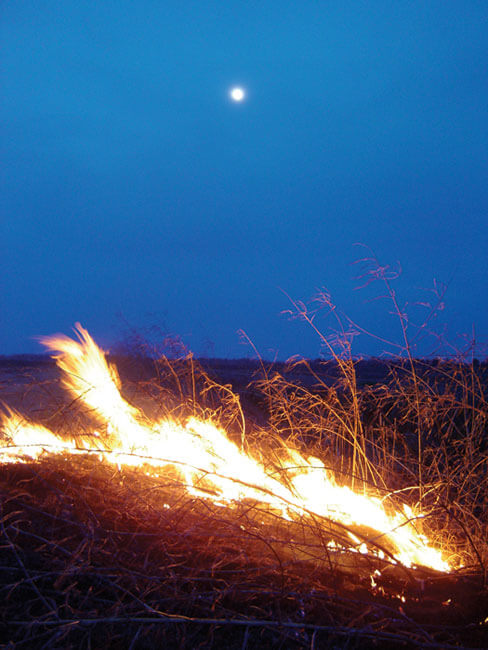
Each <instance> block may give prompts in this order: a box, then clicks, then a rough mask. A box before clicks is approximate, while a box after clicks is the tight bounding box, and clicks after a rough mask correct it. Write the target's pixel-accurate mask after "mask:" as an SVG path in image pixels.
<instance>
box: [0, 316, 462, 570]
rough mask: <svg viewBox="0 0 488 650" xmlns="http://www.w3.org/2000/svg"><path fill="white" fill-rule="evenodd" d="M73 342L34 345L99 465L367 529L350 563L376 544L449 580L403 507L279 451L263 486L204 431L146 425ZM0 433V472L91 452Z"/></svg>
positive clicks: (244, 462)
mask: <svg viewBox="0 0 488 650" xmlns="http://www.w3.org/2000/svg"><path fill="white" fill-rule="evenodd" d="M77 335H78V338H79V341H75V340H72V339H70V338H68V337H65V336H54V337H48V338H45V339H43V343H44V345H45V346H46V347H47V348H48V349H50V350H51V351H53V352H55V353H56V359H57V364H58V366H59V367H60V369H61V370H62V371H63V385H64V387H65V388H66V389H67V390H68V391H69V392H70V393H71V395H72V396H73V397H74V398H75V399H77V400H80V401H81V402H83V403H84V404H85V405H87V406H88V407H89V408H90V409H91V411H92V413H93V415H94V416H95V417H96V418H97V420H99V421H100V424H101V425H102V426H104V427H105V429H106V432H107V436H106V442H104V443H103V445H102V443H101V439H100V438H99V439H98V442H99V443H100V444H99V446H98V447H97V453H99V454H100V455H101V456H103V457H104V459H105V460H106V461H108V462H111V463H114V464H119V465H120V464H124V465H131V466H139V467H141V468H142V467H144V471H146V472H147V471H148V468H150V470H151V471H153V472H154V473H156V470H157V471H159V472H161V470H162V469H163V468H167V467H169V466H171V467H172V468H173V469H174V470H175V471H177V472H178V473H179V474H180V475H181V476H182V478H183V479H184V482H185V485H186V488H187V490H188V491H189V492H190V493H191V494H194V495H196V496H199V497H202V498H205V499H209V500H211V501H213V502H214V503H217V504H221V505H228V504H231V503H232V502H235V501H242V500H244V499H251V500H254V501H258V502H261V503H265V504H267V505H268V506H270V507H271V508H273V509H274V510H276V511H278V512H279V513H280V514H281V515H282V516H283V517H284V518H286V519H293V518H296V517H299V516H303V515H309V514H313V515H317V516H319V517H324V518H326V519H328V520H332V521H335V522H339V524H342V525H344V526H357V527H362V526H364V527H367V528H368V529H374V530H375V531H378V535H376V536H375V539H374V540H372V543H371V545H370V546H368V544H367V543H366V542H367V540H365V539H359V538H358V537H356V536H355V535H353V534H352V533H349V536H350V537H351V540H352V542H353V544H354V546H355V548H356V550H357V551H358V552H359V553H370V552H374V547H375V544H378V546H380V547H381V546H382V540H384V541H385V546H387V547H388V548H393V549H394V556H395V559H396V561H398V562H401V563H402V564H404V565H405V566H412V565H423V566H428V567H431V568H434V569H437V570H439V571H448V570H449V568H450V567H449V564H448V563H447V562H446V561H445V560H444V559H443V558H442V555H441V553H440V552H439V551H438V550H436V549H434V548H433V547H431V546H430V545H429V543H428V540H427V539H426V538H425V537H424V536H423V535H421V534H420V533H419V532H418V530H417V529H416V527H415V525H414V523H413V522H414V520H416V519H419V518H421V516H422V515H421V514H414V513H413V512H412V511H411V510H409V509H408V507H406V506H405V508H404V512H396V513H394V514H393V515H391V514H388V513H387V512H386V510H385V508H384V507H383V504H382V502H381V500H380V499H378V498H376V497H374V496H367V495H365V494H358V493H355V492H353V491H352V490H351V489H349V488H348V487H341V486H338V485H337V484H336V482H335V480H334V477H333V476H332V475H331V473H330V472H328V471H327V470H326V469H325V467H324V465H323V463H322V462H321V461H320V460H318V459H317V458H314V457H312V456H310V457H308V458H306V457H304V456H303V455H302V454H301V453H300V452H298V451H297V450H296V449H292V448H286V454H285V458H284V459H283V460H282V461H281V467H280V470H281V471H280V473H279V475H280V476H286V482H285V481H283V482H282V481H280V480H278V479H277V478H274V477H273V476H270V475H269V474H268V473H267V471H266V469H265V467H264V465H263V464H262V463H261V462H260V461H259V460H257V459H255V458H253V457H252V456H250V455H249V454H247V453H246V452H245V451H244V450H243V449H241V448H239V447H238V446H237V445H236V444H235V443H233V442H232V441H231V440H230V439H229V438H228V437H227V435H226V433H225V431H223V430H222V429H221V428H219V427H217V426H215V425H214V424H213V423H212V422H210V421H201V420H198V419H196V418H190V419H189V420H188V421H187V422H186V423H182V422H177V421H175V420H164V421H148V420H147V418H146V417H145V415H144V414H143V413H142V412H141V411H139V410H138V409H137V408H135V407H134V406H131V405H130V404H128V403H127V402H126V401H125V400H124V398H123V397H122V396H121V394H120V392H119V389H120V379H119V377H118V373H117V370H116V368H115V367H114V366H111V365H109V364H108V363H107V361H106V359H105V355H104V353H103V352H102V351H101V350H100V349H99V348H98V347H97V345H96V344H95V342H94V341H93V339H92V338H91V337H90V335H89V334H88V332H87V331H86V330H85V329H83V328H82V327H81V325H77ZM3 430H4V434H5V437H6V439H7V444H6V446H4V447H3V448H1V449H0V459H1V461H2V462H22V460H23V459H25V458H29V459H37V458H39V457H40V456H41V455H42V454H44V453H45V454H59V453H70V454H72V453H86V451H87V450H93V438H92V436H90V439H89V440H88V438H86V439H82V441H81V442H80V440H79V438H78V442H77V444H75V442H73V441H72V440H64V439H62V438H60V437H59V436H56V435H55V434H54V433H52V432H51V431H49V430H48V429H46V428H44V427H42V426H38V425H34V424H30V423H27V422H26V421H25V420H24V419H23V418H22V417H21V416H19V415H18V414H16V413H13V412H10V413H8V414H7V415H6V416H3ZM77 445H78V446H77ZM164 507H167V505H166V504H164ZM331 544H333V542H331ZM376 555H377V556H378V557H382V555H383V553H382V552H381V550H380V551H379V552H378V550H376Z"/></svg>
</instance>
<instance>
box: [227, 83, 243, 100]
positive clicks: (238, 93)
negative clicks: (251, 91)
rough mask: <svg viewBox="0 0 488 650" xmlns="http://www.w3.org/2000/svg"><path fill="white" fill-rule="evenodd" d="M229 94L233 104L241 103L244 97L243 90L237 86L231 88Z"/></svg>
mask: <svg viewBox="0 0 488 650" xmlns="http://www.w3.org/2000/svg"><path fill="white" fill-rule="evenodd" d="M229 94H230V97H231V99H232V100H233V101H234V102H242V100H243V99H244V96H245V93H244V89H243V88H240V87H239V86H235V87H234V88H232V89H231V91H230V93H229Z"/></svg>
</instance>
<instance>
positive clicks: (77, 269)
mask: <svg viewBox="0 0 488 650" xmlns="http://www.w3.org/2000/svg"><path fill="white" fill-rule="evenodd" d="M1 12H2V15H1V21H0V22H1V26H0V29H1V34H0V36H1V41H2V50H3V54H2V59H3V63H2V68H3V69H2V72H1V84H2V87H3V92H2V94H3V97H4V101H3V102H2V105H1V107H0V122H1V125H2V126H1V127H0V136H1V147H2V154H1V156H2V161H3V163H2V171H1V172H0V174H1V176H0V182H1V198H0V202H1V204H0V208H1V240H2V244H1V253H2V283H1V285H2V286H1V288H0V301H1V310H0V354H1V353H3V354H10V353H18V352H36V351H40V347H39V345H38V343H36V341H35V340H34V339H33V337H34V336H36V335H39V334H49V333H53V332H58V331H64V332H69V330H70V328H71V327H72V326H73V324H74V323H75V322H76V321H80V322H81V323H82V324H83V325H84V326H85V327H87V328H88V329H89V331H90V332H92V334H93V335H94V336H95V338H97V339H98V340H100V341H101V342H102V343H103V344H104V345H106V346H111V345H114V344H116V343H117V341H119V340H120V339H121V338H123V337H124V332H125V331H126V328H127V325H126V324H127V323H128V324H129V325H130V326H131V327H134V328H136V329H139V330H140V331H141V332H142V333H144V332H145V331H146V330H147V328H150V327H151V326H153V325H156V326H160V327H161V328H162V329H164V330H167V331H168V332H171V333H174V334H178V335H180V336H181V337H182V338H183V340H184V341H185V342H186V343H187V344H188V346H189V347H190V348H191V349H193V350H194V352H195V353H196V354H212V355H215V356H228V357H240V356H247V355H248V354H250V353H251V350H250V348H249V347H247V346H245V345H243V344H242V342H241V341H240V339H239V336H238V335H237V330H239V329H243V330H244V331H245V332H246V333H247V334H248V336H249V337H250V338H251V339H252V340H253V342H254V343H255V345H256V347H257V348H258V350H259V351H260V353H261V354H262V355H263V356H264V357H268V358H269V357H273V356H275V355H278V357H280V358H286V357H288V356H290V355H292V354H301V355H305V356H309V357H316V356H318V355H319V354H320V353H321V347H320V341H319V339H318V338H317V336H316V335H315V334H314V333H313V332H312V330H311V329H310V328H309V327H307V326H306V325H305V324H304V323H300V322H296V321H293V322H290V320H289V319H288V318H287V317H286V316H284V315H283V314H282V313H281V312H283V310H286V309H288V308H289V307H290V303H289V300H288V298H287V297H286V295H285V293H283V292H286V294H288V295H290V296H291V297H293V298H295V299H300V300H307V299H309V298H311V297H312V296H313V295H314V294H315V292H316V290H317V288H319V287H327V289H328V290H329V291H330V292H331V294H332V298H333V300H334V302H335V303H336V304H337V305H338V306H339V307H340V308H341V309H342V310H343V311H344V312H346V313H347V314H348V315H350V316H351V317H352V318H353V319H354V320H355V321H356V322H358V323H359V324H361V325H362V326H364V327H365V328H366V329H371V330H373V331H374V332H376V333H377V334H379V335H380V336H382V337H383V338H387V339H390V338H392V339H395V340H398V338H399V334H400V329H399V325H398V320H397V319H395V318H394V317H393V316H392V315H391V314H390V313H389V306H388V305H387V303H385V302H383V301H381V300H380V301H375V302H371V301H370V300H369V299H370V298H371V297H372V296H374V295H376V294H379V293H381V289H380V287H378V288H377V290H376V289H375V288H374V287H370V288H368V290H367V291H356V290H355V289H354V287H355V286H357V284H358V283H357V282H355V280H354V276H355V275H356V273H357V267H355V266H354V265H352V262H353V261H354V260H355V259H357V258H358V257H361V256H362V255H363V254H364V252H363V251H362V250H361V249H358V248H357V247H355V246H354V244H355V243H356V242H361V243H363V244H366V245H368V246H370V247H371V248H372V249H373V250H374V251H375V253H376V254H377V256H378V258H379V259H380V260H381V261H382V262H383V263H385V264H388V263H392V264H394V263H395V262H396V261H397V260H399V261H400V262H401V266H402V275H401V277H400V278H399V279H398V280H397V281H396V284H395V287H396V288H397V290H398V294H399V297H400V300H401V301H402V302H403V301H408V302H409V303H411V304H412V303H413V302H415V301H416V300H421V301H425V300H426V298H425V296H426V295H430V294H428V293H426V292H425V291H424V289H425V288H428V287H432V284H433V280H434V278H437V279H438V280H442V281H444V282H446V283H447V284H448V290H447V293H446V296H445V309H443V311H442V312H441V313H440V315H439V318H438V321H439V325H438V326H436V327H438V328H442V327H446V328H447V332H448V336H449V338H450V339H452V340H454V341H456V340H457V341H460V339H459V335H461V334H463V333H468V334H469V333H471V332H472V330H473V327H474V328H475V330H474V331H475V333H476V336H477V338H479V339H480V340H484V341H486V340H488V317H487V306H488V305H487V303H488V300H487V295H488V291H487V290H488V256H487V250H488V225H487V224H488V183H487V177H488V39H487V38H486V34H487V33H488V5H487V4H486V3H485V2H469V1H465V2H451V1H449V0H444V1H442V2H437V1H432V2H426V1H422V2H408V3H403V2H402V3H400V2H388V1H385V2H379V1H378V2H374V1H371V2H326V1H315V2H312V1H307V0H303V1H301V2H296V1H294V2H287V1H286V0H280V1H279V2H278V1H274V0H269V1H268V2H249V1H248V2H234V1H232V0H228V1H227V2H221V1H219V2H205V1H204V0H200V1H198V2H186V1H185V0H179V1H177V2H176V1H175V2H169V1H168V2H165V1H164V0H160V1H159V2H146V1H143V0H140V1H139V2H126V1H119V2H100V3H95V2H86V3H79V2H72V1H71V0H64V1H63V2H42V1H39V0H37V1H36V2H31V1H28V0H27V1H25V2H5V3H3V4H2V9H1ZM235 84H239V85H242V86H243V87H244V88H245V89H246V92H247V96H246V100H245V101H244V102H242V103H240V104H236V103H233V102H232V101H230V99H229V97H228V92H229V89H230V88H231V87H232V86H233V85H235ZM416 309H417V312H416V313H415V315H414V320H415V319H421V308H416ZM317 324H318V325H319V327H320V328H321V329H323V330H324V331H326V330H327V327H328V325H329V321H328V320H327V319H325V318H324V319H323V320H320V318H319V317H318V321H317ZM385 348H386V346H385V345H384V344H383V343H381V342H379V341H375V340H372V339H369V338H368V337H366V336H364V335H363V336H359V337H357V338H356V339H355V347H354V351H355V352H356V353H364V354H375V355H377V354H381V353H382V351H383V350H385ZM433 348H434V341H433V340H432V341H426V342H425V344H424V346H423V347H420V348H419V349H418V353H419V354H425V353H427V352H429V351H431V350H432V349H433Z"/></svg>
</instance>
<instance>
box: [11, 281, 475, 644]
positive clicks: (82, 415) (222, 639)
mask: <svg viewBox="0 0 488 650" xmlns="http://www.w3.org/2000/svg"><path fill="white" fill-rule="evenodd" d="M378 273H379V271H378V268H376V274H377V275H378ZM385 278H386V280H387V281H388V282H389V281H390V279H391V278H390V276H389V275H388V273H387V271H385V270H384V269H383V272H382V275H381V274H380V279H382V280H383V281H384V280H385ZM321 300H322V303H323V304H327V305H328V306H330V305H331V303H330V300H329V299H328V297H327V298H326V299H324V295H322V296H321ZM294 311H295V314H296V315H298V316H299V317H300V318H302V319H304V320H305V321H307V322H308V323H309V325H311V326H312V327H313V328H314V329H315V330H316V331H317V333H318V335H319V336H320V337H321V340H322V342H323V343H324V345H325V346H326V349H327V350H328V351H329V353H330V354H329V356H330V357H332V359H333V362H334V368H335V370H336V371H338V372H335V373H332V375H331V372H330V368H331V366H330V362H329V363H328V364H325V366H324V367H326V372H322V369H321V365H320V364H317V363H313V364H312V363H308V362H306V361H303V360H298V361H294V362H292V363H290V364H289V366H288V367H283V366H281V365H276V364H265V363H264V362H263V363H262V365H261V372H260V374H259V376H257V377H254V378H253V379H252V381H250V384H249V386H248V387H247V388H246V390H245V391H241V395H239V394H238V393H237V392H235V391H234V390H233V389H232V386H231V384H230V383H229V384H222V383H221V382H220V381H218V380H216V379H215V378H213V377H212V376H211V374H212V373H211V370H209V369H208V368H207V369H206V370H205V369H204V368H203V367H202V366H201V365H200V364H199V363H198V362H197V361H196V360H195V359H194V358H193V357H192V356H191V355H184V356H182V357H181V358H179V359H173V360H169V359H168V358H167V357H165V356H164V355H158V357H157V359H156V360H155V361H150V360H148V358H145V359H143V360H141V359H139V361H136V360H135V359H128V358H125V359H122V358H120V359H118V365H119V367H120V369H121V375H122V377H123V378H124V377H125V380H124V382H123V386H124V388H123V390H124V395H125V397H126V398H127V399H128V400H129V401H131V402H133V403H135V404H137V405H139V406H140V407H141V408H142V409H143V410H144V411H145V412H146V413H147V415H148V416H149V417H151V418H164V417H168V416H171V417H174V418H177V419H182V420H184V419H185V418H187V417H188V416H191V415H197V416H198V417H201V418H203V419H208V418H210V419H212V420H213V421H214V422H218V423H219V424H220V425H221V426H223V427H224V428H225V429H226V431H228V432H229V436H230V437H231V438H232V439H234V440H235V441H236V442H237V443H238V444H239V445H243V446H244V447H246V448H248V449H250V450H254V453H256V450H259V451H260V454H261V459H262V460H263V462H264V463H265V464H266V465H267V467H268V468H269V469H270V471H272V469H273V467H276V464H275V462H274V461H275V459H276V457H277V455H279V453H280V447H281V445H282V444H283V442H286V444H288V445H290V446H296V447H297V448H299V449H300V450H302V451H306V453H307V454H310V455H314V456H317V457H319V458H321V459H323V460H324V462H325V464H326V466H328V467H330V468H331V469H333V470H334V472H335V474H336V476H337V480H338V482H340V483H342V484H345V485H350V486H353V487H354V489H356V490H363V489H367V490H368V491H372V490H375V491H376V492H377V493H378V494H379V495H381V496H382V497H384V498H385V499H386V500H387V501H388V502H389V503H391V504H392V505H400V504H401V503H404V502H406V503H409V504H410V505H417V506H419V507H421V508H422V510H423V511H424V512H425V513H426V515H427V516H426V517H425V520H424V522H423V526H424V531H425V532H426V533H427V534H428V535H429V537H430V538H431V539H432V540H433V541H434V542H435V543H436V544H437V545H438V546H439V547H441V548H443V549H444V550H445V552H446V553H448V554H449V556H450V557H451V560H452V561H457V562H458V563H459V564H462V565H463V568H460V569H459V570H457V571H454V572H453V573H452V574H449V575H444V574H439V573H436V572H434V571H429V570H426V569H421V568H417V569H412V570H407V569H405V568H404V567H401V566H398V565H395V564H393V563H392V562H391V561H390V558H389V557H388V549H384V550H385V551H386V554H387V555H386V558H385V559H384V560H379V559H378V558H376V559H375V558H373V557H371V556H363V555H360V554H358V553H355V552H354V549H351V548H350V540H349V539H348V538H347V532H348V531H347V528H345V527H344V526H340V525H338V524H336V523H334V522H330V521H326V520H321V519H319V518H317V517H313V516H303V517H302V518H301V519H299V520H296V521H293V522H290V521H287V520H284V519H283V518H281V517H279V516H277V514H276V512H272V511H271V510H269V509H268V508H266V507H264V506H263V505H262V504H261V505H260V504H257V503H255V502H250V501H249V502H243V503H234V504H231V505H230V506H229V507H228V508H223V507H221V506H218V505H214V504H213V503H212V502H211V501H209V500H204V499H201V498H196V497H192V496H190V495H189V493H188V491H187V490H186V489H185V486H184V485H183V484H182V482H181V476H179V475H178V474H177V473H175V472H171V471H169V470H165V472H164V474H161V475H160V476H159V477H155V476H146V475H145V474H144V472H142V471H140V470H133V469H126V468H121V469H117V467H116V466H114V465H112V464H109V463H107V462H101V461H100V460H99V459H98V457H97V456H96V454H90V453H87V454H86V455H77V456H61V457H55V458H53V457H48V456H45V457H44V458H42V459H41V460H40V461H39V462H35V463H34V462H32V463H25V464H20V465H5V466H3V467H1V471H0V493H1V504H2V506H1V507H2V510H1V514H0V539H1V546H0V572H1V576H2V578H1V599H2V613H1V618H0V640H1V641H2V642H3V643H5V644H6V647H12V648H13V647H19V648H22V647H26V648H34V647H35V648H43V647H45V648H53V647H54V648H96V647H111V648H112V647H113V648H153V647H175V648H177V647H180V648H211V647H212V648H217V647H223V646H226V647H229V648H249V649H250V648H258V647H262V648H268V647H277V648H278V647H282V648H326V647H331V648H337V647H348V648H365V647H371V648H373V647H375V648H376V647H385V648H387V647H391V648H397V647H405V648H408V647H412V648H421V647H425V648H449V647H468V646H469V647H478V648H483V647H487V646H488V590H487V567H488V542H487V540H488V509H487V505H488V496H487V495H488V466H487V464H488V436H487V430H486V429H487V424H486V422H487V416H488V407H487V394H486V391H487V385H488V381H487V380H488V372H487V370H488V369H487V366H486V364H480V363H476V362H474V361H473V360H472V359H471V360H469V359H468V360H467V359H466V358H465V357H464V358H462V357H459V358H457V359H456V358H454V359H451V360H449V361H443V362H436V363H433V362H429V361H419V360H416V359H415V358H414V354H413V352H414V350H413V348H412V347H411V346H410V344H409V343H408V339H407V342H406V343H405V342H404V345H403V347H402V350H401V352H403V353H404V354H400V355H399V356H397V357H396V358H395V359H391V360H390V361H388V362H385V363H386V367H387V372H385V373H383V374H384V379H383V380H382V381H381V382H379V383H374V384H373V385H368V384H364V382H363V381H362V378H361V370H360V368H361V363H360V362H359V361H357V360H355V359H354V358H353V357H352V354H351V345H350V342H351V337H350V336H349V334H350V329H349V326H350V322H347V321H346V324H345V325H344V322H343V321H338V328H337V331H338V334H336V337H335V338H333V339H332V338H330V337H329V336H324V335H322V334H321V332H320V331H319V329H318V328H317V325H316V319H315V317H314V314H313V313H311V312H310V311H308V310H307V309H306V308H305V306H304V305H302V304H299V303H295V304H294ZM398 312H399V313H400V314H401V318H403V313H402V312H401V310H400V308H399V307H398ZM335 317H336V313H334V318H335ZM402 331H403V332H404V334H405V336H406V334H407V330H406V327H405V323H404V326H403V328H402ZM298 376H300V378H301V379H302V380H301V381H296V380H295V378H296V377H298ZM303 377H307V379H306V381H303ZM331 377H332V379H331ZM334 377H335V378H334ZM131 378H132V379H131ZM224 379H225V378H224ZM250 379H251V378H250ZM230 381H232V378H230ZM39 388H41V393H39ZM25 390H26V392H27V393H29V395H30V398H32V394H33V393H35V392H36V390H37V391H38V392H37V394H36V395H37V397H36V399H37V398H38V397H39V394H41V402H42V403H43V404H44V408H43V409H39V408H38V409H36V412H35V419H36V421H38V422H40V423H43V424H45V425H47V426H49V427H50V428H51V429H52V430H55V431H56V432H57V433H59V434H60V435H63V434H66V435H67V434H69V435H70V436H72V435H73V432H76V433H77V434H79V435H86V433H87V432H88V431H90V430H91V426H92V425H91V419H90V414H89V413H87V412H86V411H84V410H83V408H82V407H81V406H80V404H79V403H77V402H74V403H73V402H70V403H68V402H67V401H66V397H65V396H64V395H63V394H62V393H60V392H59V390H58V387H57V383H56V382H44V383H43V384H42V386H41V387H39V385H38V384H37V385H36V384H35V383H34V384H32V385H27V386H26V388H25ZM35 401H36V400H34V402H35ZM249 413H250V415H249ZM245 415H248V417H247V418H246V417H245ZM354 533H355V534H356V535H359V536H363V538H364V539H369V540H370V545H371V546H374V544H375V542H374V540H373V541H371V531H368V530H363V531H361V530H357V529H355V530H354ZM331 540H334V541H336V542H337V544H338V546H339V547H342V548H341V550H336V551H333V550H331V548H330V544H329V542H330V541H331ZM377 545H378V546H380V547H381V543H380V542H377ZM347 549H348V550H347ZM377 568H379V569H381V573H382V575H381V577H378V578H377V580H376V584H375V585H373V584H372V582H371V575H372V573H373V572H374V570H375V569H377Z"/></svg>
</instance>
